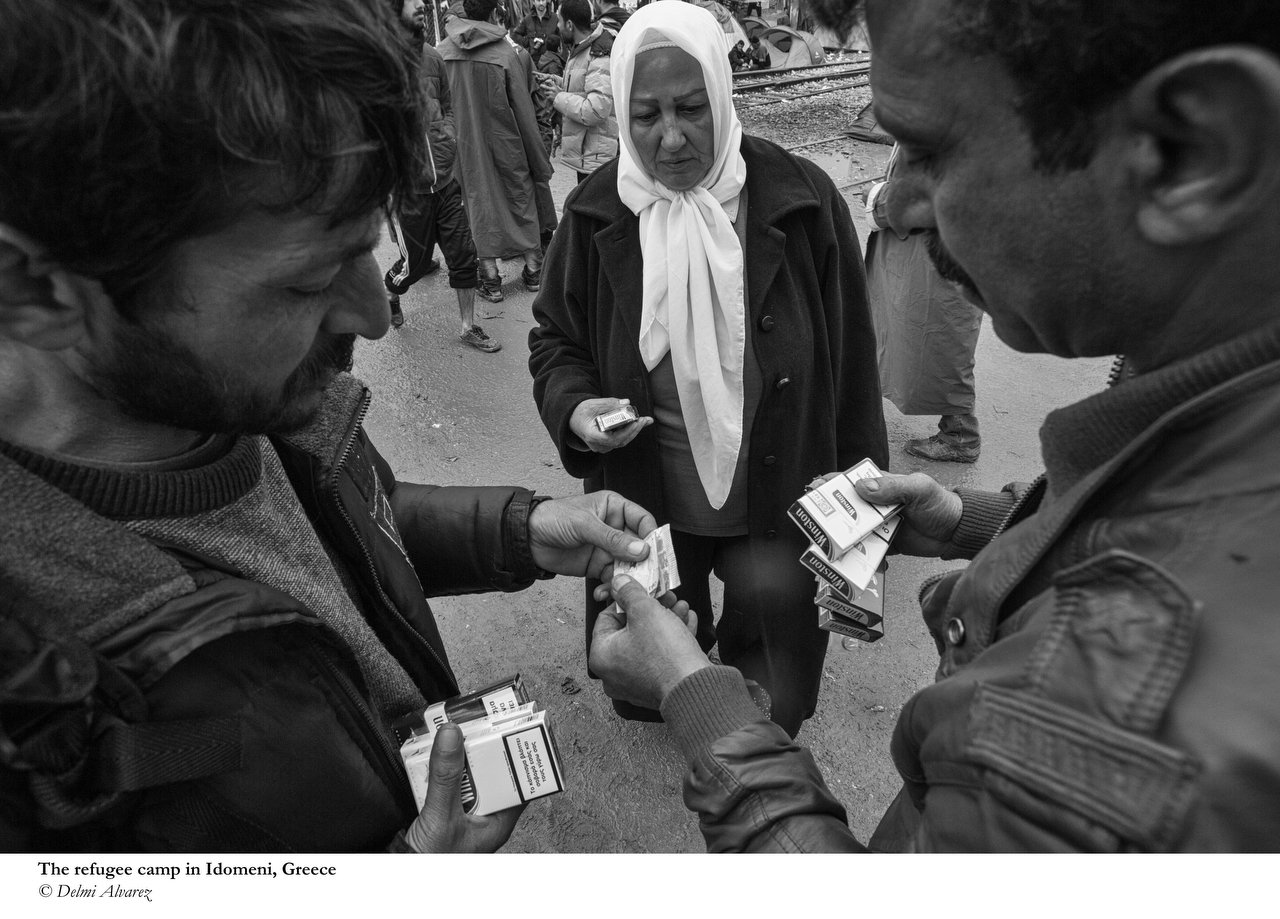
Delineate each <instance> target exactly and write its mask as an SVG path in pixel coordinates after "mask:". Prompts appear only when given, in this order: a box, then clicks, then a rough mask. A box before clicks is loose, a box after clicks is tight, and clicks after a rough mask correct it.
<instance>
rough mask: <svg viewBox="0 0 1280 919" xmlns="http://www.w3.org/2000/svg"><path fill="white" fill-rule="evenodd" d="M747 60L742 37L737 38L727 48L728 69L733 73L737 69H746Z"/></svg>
mask: <svg viewBox="0 0 1280 919" xmlns="http://www.w3.org/2000/svg"><path fill="white" fill-rule="evenodd" d="M748 60H749V58H748V57H747V49H746V48H745V47H744V46H743V44H742V39H738V41H737V42H736V43H735V44H734V46H733V47H732V48H730V49H729V69H730V70H732V71H733V72H734V73H737V72H738V71H739V70H746V69H747V61H748Z"/></svg>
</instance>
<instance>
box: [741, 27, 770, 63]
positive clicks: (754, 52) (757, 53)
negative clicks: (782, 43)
mask: <svg viewBox="0 0 1280 919" xmlns="http://www.w3.org/2000/svg"><path fill="white" fill-rule="evenodd" d="M747 57H748V59H749V61H750V64H751V69H752V70H768V69H769V67H770V58H769V47H768V45H766V44H765V43H764V42H762V41H761V40H760V36H759V35H752V36H751V50H750V51H749V52H748V54H747Z"/></svg>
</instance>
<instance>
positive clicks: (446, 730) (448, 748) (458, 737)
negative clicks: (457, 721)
mask: <svg viewBox="0 0 1280 919" xmlns="http://www.w3.org/2000/svg"><path fill="white" fill-rule="evenodd" d="M435 745H436V746H437V747H439V748H440V752H441V753H452V752H453V751H454V750H456V749H458V747H460V746H462V731H461V730H460V729H459V728H458V726H457V725H454V724H450V723H449V722H445V724H442V725H441V726H440V730H439V731H437V732H436V740H435Z"/></svg>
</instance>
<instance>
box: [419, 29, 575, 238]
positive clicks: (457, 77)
mask: <svg viewBox="0 0 1280 919" xmlns="http://www.w3.org/2000/svg"><path fill="white" fill-rule="evenodd" d="M445 31H446V32H448V34H449V37H448V38H446V39H445V40H444V41H442V42H441V43H440V44H439V45H437V46H436V47H437V49H438V50H439V52H440V56H441V57H442V58H443V59H444V62H445V73H446V74H447V75H448V79H449V90H450V93H451V94H452V97H453V108H454V122H455V127H456V130H457V136H458V163H457V166H458V168H457V178H458V180H459V182H460V183H461V185H462V191H463V197H464V198H465V199H466V204H467V215H468V216H469V217H470V219H471V234H472V236H473V237H474V238H475V243H476V253H477V254H478V255H479V256H480V257H481V258H514V257H516V256H518V255H520V254H522V253H524V252H527V251H528V250H530V249H534V248H536V247H537V246H538V245H539V243H540V228H539V221H538V206H537V201H536V198H535V191H534V183H535V182H536V181H542V182H545V181H548V180H549V179H550V178H551V161H550V159H549V158H548V156H547V153H546V150H545V149H544V148H543V146H542V140H541V137H540V136H539V133H538V118H537V113H536V112H535V110H534V104H533V98H532V96H531V88H530V86H529V74H530V71H531V70H532V64H531V63H530V62H529V61H528V58H527V56H526V57H525V58H521V56H520V52H519V50H518V49H519V46H518V45H516V44H515V43H514V42H512V41H511V40H510V39H508V38H507V33H506V30H505V29H504V28H503V27H502V26H499V25H494V24H492V23H488V22H476V21H475V20H471V19H461V18H456V17H455V18H450V19H449V21H448V22H447V23H446V25H445Z"/></svg>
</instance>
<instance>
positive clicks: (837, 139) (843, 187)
mask: <svg viewBox="0 0 1280 919" xmlns="http://www.w3.org/2000/svg"><path fill="white" fill-rule="evenodd" d="M857 142H858V141H856V140H854V139H853V138H852V137H850V136H849V135H848V134H833V135H831V136H830V137H820V138H818V139H817V140H808V141H805V142H804V143H802V144H790V145H788V146H787V147H786V149H787V150H790V151H791V152H792V153H798V152H800V151H803V150H805V149H814V148H817V150H816V152H817V153H818V156H815V157H812V158H813V159H814V160H815V161H816V162H818V163H819V164H820V165H822V166H823V167H824V168H827V166H828V164H827V163H825V162H823V160H825V159H827V157H824V156H822V153H823V152H826V153H828V154H829V153H830V151H831V150H832V148H841V147H843V148H845V149H848V148H849V147H850V146H851V145H852V144H855V143H857ZM828 171H830V170H828ZM884 178H885V177H884V176H883V175H876V176H871V177H870V178H866V179H855V180H853V181H848V182H841V181H840V180H839V179H838V178H836V177H835V176H833V179H835V181H836V189H837V190H839V191H841V192H848V191H852V190H853V189H856V188H861V187H862V186H864V185H870V184H872V183H873V182H879V181H881V180H882V179H884Z"/></svg>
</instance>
